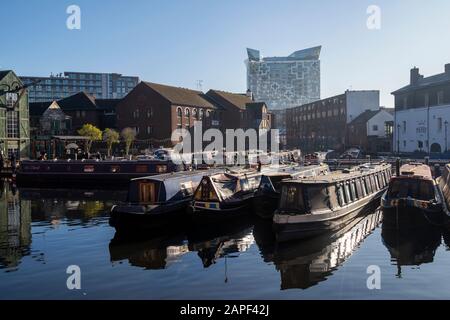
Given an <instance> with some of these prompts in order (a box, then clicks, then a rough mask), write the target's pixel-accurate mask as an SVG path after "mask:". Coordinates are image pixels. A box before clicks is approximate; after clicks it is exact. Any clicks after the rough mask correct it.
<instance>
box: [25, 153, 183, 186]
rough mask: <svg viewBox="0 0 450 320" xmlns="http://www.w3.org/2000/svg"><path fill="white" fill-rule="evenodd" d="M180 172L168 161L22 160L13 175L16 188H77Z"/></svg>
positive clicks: (176, 166) (127, 181)
mask: <svg viewBox="0 0 450 320" xmlns="http://www.w3.org/2000/svg"><path fill="white" fill-rule="evenodd" d="M181 170H183V166H182V165H177V164H175V163H174V162H173V161H171V160H157V159H155V160H122V161H119V160H108V161H101V160H70V159H69V160H54V161H53V160H23V161H22V162H21V163H20V168H19V170H18V172H17V185H18V186H19V187H33V186H39V187H41V186H43V185H45V186H52V187H66V188H74V187H77V186H82V187H83V188H85V187H102V188H105V187H106V188H108V187H113V188H120V187H126V186H127V185H128V183H129V181H130V179H133V178H139V177H145V176H149V175H157V174H163V173H169V172H175V171H181Z"/></svg>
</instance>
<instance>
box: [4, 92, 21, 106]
mask: <svg viewBox="0 0 450 320" xmlns="http://www.w3.org/2000/svg"><path fill="white" fill-rule="evenodd" d="M17 100H18V95H17V93H10V92H8V93H7V94H6V108H14V105H15V104H16V102H17Z"/></svg>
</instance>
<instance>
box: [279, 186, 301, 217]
mask: <svg viewBox="0 0 450 320" xmlns="http://www.w3.org/2000/svg"><path fill="white" fill-rule="evenodd" d="M280 209H281V211H283V210H285V211H296V212H302V213H304V200H303V190H302V188H301V187H299V186H296V185H289V186H283V189H282V191H281V199H280Z"/></svg>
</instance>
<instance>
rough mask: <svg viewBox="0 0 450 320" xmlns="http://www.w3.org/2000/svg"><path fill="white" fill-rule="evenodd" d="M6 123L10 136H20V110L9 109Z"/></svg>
mask: <svg viewBox="0 0 450 320" xmlns="http://www.w3.org/2000/svg"><path fill="white" fill-rule="evenodd" d="M6 125H7V134H8V138H18V137H19V112H18V111H7V112H6Z"/></svg>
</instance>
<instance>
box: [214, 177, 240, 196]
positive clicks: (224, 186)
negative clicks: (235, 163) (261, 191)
mask: <svg viewBox="0 0 450 320" xmlns="http://www.w3.org/2000/svg"><path fill="white" fill-rule="evenodd" d="M237 184H238V180H237V179H229V180H227V179H225V180H214V185H215V186H216V188H217V191H218V192H219V194H220V195H221V196H222V198H223V199H226V198H229V197H231V196H232V195H233V194H235V193H236V192H237V191H238V187H237ZM241 187H242V189H243V185H242V181H241Z"/></svg>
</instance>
